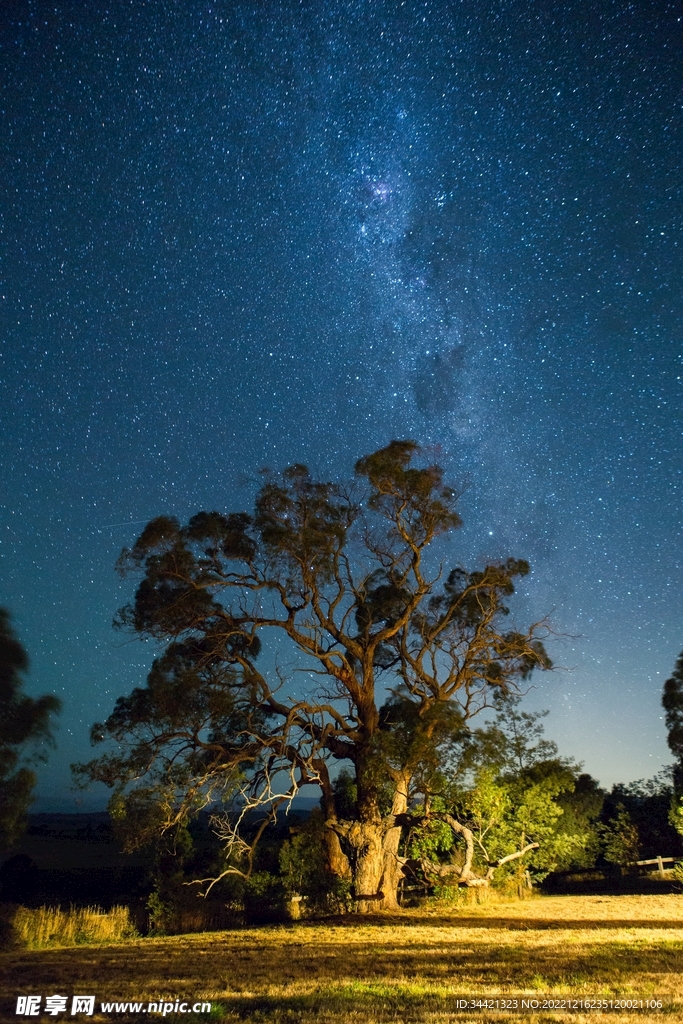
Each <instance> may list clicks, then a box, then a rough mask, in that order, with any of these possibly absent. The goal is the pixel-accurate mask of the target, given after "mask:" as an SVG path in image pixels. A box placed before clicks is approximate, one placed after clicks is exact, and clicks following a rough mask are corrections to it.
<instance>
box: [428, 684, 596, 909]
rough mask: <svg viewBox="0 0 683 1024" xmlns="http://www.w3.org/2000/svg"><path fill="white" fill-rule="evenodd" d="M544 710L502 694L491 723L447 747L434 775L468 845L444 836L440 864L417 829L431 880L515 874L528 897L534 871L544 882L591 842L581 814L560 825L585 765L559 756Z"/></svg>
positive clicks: (479, 880)
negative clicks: (544, 722)
mask: <svg viewBox="0 0 683 1024" xmlns="http://www.w3.org/2000/svg"><path fill="white" fill-rule="evenodd" d="M545 714H546V713H545V712H544V713H538V712H523V711H520V710H519V698H517V697H515V696H509V697H507V698H505V699H501V700H499V702H498V715H497V716H496V719H495V721H494V723H493V724H492V725H490V726H489V727H487V728H483V729H478V730H476V731H475V732H474V733H473V734H472V735H471V736H470V737H469V738H465V739H464V741H462V740H461V742H459V743H456V744H453V745H451V746H450V749H448V750H447V751H446V752H445V754H446V756H445V758H444V768H443V771H442V774H441V776H440V778H439V777H437V776H435V777H434V780H435V783H436V786H437V787H438V789H439V793H440V795H439V797H438V799H439V801H440V803H442V804H443V805H444V806H449V807H451V808H452V813H453V814H454V816H455V818H456V820H457V821H458V822H459V823H460V825H461V829H462V831H461V832H460V837H461V839H462V840H463V841H464V849H463V848H462V846H460V847H458V845H457V844H456V843H455V842H454V841H450V842H449V843H445V842H444V840H443V838H442V839H441V845H440V849H439V848H437V847H436V846H434V848H433V849H434V852H439V853H441V854H443V853H448V854H449V857H448V859H446V861H445V862H444V858H443V857H441V859H440V861H437V862H435V860H434V858H430V857H429V850H428V849H426V850H424V851H422V850H420V842H419V840H420V839H421V835H420V833H419V832H418V833H417V835H416V837H415V838H414V839H413V846H412V850H413V852H415V851H419V853H420V865H421V868H422V870H423V872H424V874H425V875H426V877H427V878H432V879H434V878H440V879H443V878H444V877H446V876H450V877H454V876H455V877H456V878H457V877H459V878H463V877H465V878H466V877H467V875H468V873H471V874H472V875H473V877H472V878H471V880H470V884H484V883H488V882H490V881H492V880H493V879H494V877H495V878H500V877H504V876H505V875H506V874H508V875H509V874H510V872H513V874H514V875H515V876H516V883H517V890H518V892H519V894H520V895H522V893H523V889H524V888H525V887H526V882H525V876H526V872H527V871H528V870H531V872H532V873H533V876H534V877H535V878H536V879H537V880H539V881H540V880H541V879H542V878H544V877H545V876H546V875H547V874H548V872H549V871H554V870H557V869H558V868H560V867H564V866H565V865H567V864H568V863H571V862H572V860H573V859H574V858H576V857H577V856H580V854H581V852H582V851H583V850H584V849H585V848H586V847H587V846H588V845H589V844H590V842H591V839H592V835H593V830H592V829H591V827H590V825H589V824H588V822H587V821H579V820H577V819H575V820H573V821H572V822H571V824H570V825H569V827H565V828H562V825H561V823H562V819H563V817H564V813H565V809H564V806H563V805H562V803H561V802H560V800H561V798H565V799H566V798H567V797H568V796H570V795H571V794H572V793H573V791H574V788H575V785H576V782H577V779H578V778H579V777H580V776H579V768H578V766H577V765H575V764H574V763H573V762H571V761H567V760H565V759H562V758H560V757H559V756H558V751H557V746H556V745H555V743H553V742H552V741H550V740H547V739H545V738H544V737H543V727H542V724H541V721H540V720H541V719H542V718H543V717H544V716H545ZM449 777H450V781H449ZM433 800H434V796H433V795H432V797H431V801H432V802H433ZM428 802H429V800H428ZM430 829H431V830H430ZM431 834H434V835H436V833H434V832H433V826H430V827H428V829H427V832H426V835H427V836H429V835H431ZM416 839H417V840H418V841H417V842H416Z"/></svg>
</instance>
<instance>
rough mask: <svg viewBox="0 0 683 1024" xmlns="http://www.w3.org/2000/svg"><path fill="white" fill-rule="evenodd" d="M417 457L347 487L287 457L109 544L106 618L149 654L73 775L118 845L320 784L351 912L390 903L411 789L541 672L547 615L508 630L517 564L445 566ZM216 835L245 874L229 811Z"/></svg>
mask: <svg viewBox="0 0 683 1024" xmlns="http://www.w3.org/2000/svg"><path fill="white" fill-rule="evenodd" d="M425 455H426V453H425V452H424V451H423V450H422V449H420V447H419V446H418V445H417V444H416V443H415V442H413V441H392V442H391V443H390V444H389V445H388V446H387V447H386V448H383V449H381V450H379V451H377V452H374V453H373V454H371V455H369V456H366V457H365V458H362V459H360V460H359V461H358V462H357V463H356V467H355V477H354V479H353V480H352V481H349V482H347V483H345V484H341V483H335V482H322V481H319V480H316V479H315V478H314V477H313V476H312V475H311V473H310V472H309V470H308V469H307V468H306V467H305V466H302V465H295V466H291V467H290V468H289V469H287V470H285V471H284V473H283V474H282V475H281V476H280V477H276V476H274V475H267V476H266V478H265V479H264V482H263V484H262V486H261V488H260V490H259V492H258V495H257V497H256V502H255V509H254V512H253V513H252V514H250V515H249V514H246V513H244V512H239V513H230V514H224V513H220V512H200V513H198V514H197V515H195V516H194V517H193V518H192V519H190V521H189V522H188V523H187V524H186V525H184V526H181V524H180V523H179V522H178V521H177V520H176V519H174V518H171V517H166V516H161V517H159V518H157V519H154V520H153V521H151V522H150V523H149V524H148V525H147V527H146V528H145V529H144V530H143V532H142V534H141V535H140V537H139V538H138V540H137V541H136V543H135V544H134V546H133V547H132V548H131V549H127V550H124V551H123V552H122V555H121V558H120V560H119V568H120V571H121V572H122V573H123V574H124V575H126V574H129V573H133V574H137V575H138V577H139V582H138V586H137V590H136V593H135V598H134V601H133V602H132V603H131V604H130V605H127V606H126V607H124V608H123V609H121V611H120V612H119V614H118V616H117V620H116V622H117V625H118V626H119V627H120V628H123V629H127V630H130V631H132V632H133V633H137V634H138V635H140V636H141V637H143V638H147V639H149V638H151V639H154V640H156V641H157V642H158V643H159V645H160V646H161V651H160V654H159V656H158V657H157V659H156V660H155V662H154V664H153V666H152V668H151V671H150V673H149V677H148V679H147V684H146V686H144V687H140V688H138V689H135V690H133V692H132V693H131V694H129V695H128V696H123V697H120V698H119V699H118V701H117V702H116V706H115V708H114V711H113V713H112V714H111V716H110V717H109V718H108V719H107V721H106V722H104V723H103V724H97V725H95V726H94V727H93V731H92V738H93V740H94V741H95V742H101V741H103V740H107V739H109V740H113V741H114V742H115V747H114V749H113V750H111V752H109V753H105V754H104V755H102V756H101V757H99V758H96V759H94V760H92V761H91V762H89V763H88V764H86V765H81V766H78V767H77V771H78V772H79V774H80V776H81V778H82V779H84V780H99V781H102V782H105V783H106V784H107V785H109V786H111V787H113V789H114V796H113V799H112V809H113V811H114V813H115V814H117V815H118V816H119V818H120V819H121V820H123V821H124V822H127V823H128V824H129V826H131V827H130V829H129V845H135V844H139V843H142V842H144V841H146V840H147V839H149V838H150V836H151V834H153V833H154V832H155V831H159V830H172V829H173V828H175V827H177V826H179V825H180V824H182V823H183V822H184V821H185V820H186V819H187V817H188V815H191V814H192V813H193V812H196V811H197V810H198V809H199V808H200V807H205V806H213V807H215V806H216V805H217V804H220V803H222V804H223V805H225V806H226V807H228V808H229V807H230V806H233V807H234V806H238V807H240V808H241V810H242V813H243V814H244V813H246V812H248V811H249V809H252V808H255V807H262V808H263V807H267V808H269V809H270V810H271V811H274V809H275V808H277V806H279V805H281V804H282V802H283V801H285V800H287V799H290V798H291V797H292V796H293V795H295V794H296V793H297V792H298V790H299V789H300V787H301V786H303V785H310V784H315V785H316V786H318V787H319V789H320V792H321V802H322V807H323V813H324V819H325V842H326V849H327V858H328V867H329V870H330V871H331V872H332V873H333V874H335V875H337V876H339V877H346V878H349V879H351V880H352V883H353V890H354V894H355V898H356V900H357V901H358V905H359V907H367V908H369V907H370V906H373V907H377V906H379V905H382V906H384V907H392V906H395V905H396V887H397V883H398V879H399V878H400V876H401V873H402V869H403V864H404V862H405V857H404V856H403V854H402V852H401V843H402V841H403V839H404V837H405V835H406V832H407V830H409V829H410V827H411V820H410V815H411V805H412V802H413V798H414V796H415V794H416V793H417V792H424V789H425V787H426V786H428V777H429V774H430V772H434V771H436V770H437V769H438V763H439V757H440V754H439V751H440V749H441V747H442V745H443V744H444V743H446V742H447V741H448V740H449V739H452V738H453V737H454V736H456V735H460V734H462V733H463V730H466V729H467V723H468V722H469V720H470V719H471V718H472V717H473V716H474V715H475V714H477V713H478V712H479V711H481V710H482V709H483V708H485V707H489V706H492V704H493V703H494V702H495V701H496V700H497V699H499V698H501V697H504V696H505V695H507V694H511V693H515V692H518V691H519V688H520V685H521V684H522V681H523V680H525V679H527V678H528V676H529V675H530V673H531V672H532V671H533V670H534V669H536V668H541V669H547V668H549V667H550V660H549V658H548V655H547V653H546V651H545V649H544V646H543V642H542V640H543V637H544V635H545V632H546V627H545V626H544V624H543V623H542V622H539V623H535V624H532V625H531V626H529V627H527V628H524V629H519V628H517V627H515V626H511V625H508V605H507V601H508V599H509V598H510V597H511V596H512V594H513V592H514V584H515V581H516V580H517V579H519V578H521V577H524V576H525V575H526V574H527V573H528V571H529V567H528V565H527V563H526V562H524V561H522V560H517V559H514V558H509V559H507V560H505V561H501V562H495V563H491V564H488V565H486V566H484V567H483V568H479V569H474V570H468V569H465V568H463V567H462V566H461V565H459V564H455V565H453V564H451V566H450V567H447V566H446V562H445V559H446V557H447V556H448V554H449V551H448V546H447V545H446V543H445V541H446V540H447V539H448V538H449V537H450V535H451V534H452V533H453V532H454V531H456V530H457V529H458V527H459V526H460V517H459V515H458V513H457V511H456V503H457V497H458V496H457V494H456V492H455V491H454V490H453V489H452V488H451V487H449V486H447V485H446V484H445V483H444V480H443V472H442V469H441V468H440V467H439V466H438V465H435V464H431V463H429V462H428V460H427V459H426V458H425ZM276 655H277V656H276ZM339 767H342V768H346V770H347V772H348V773H349V774H350V777H351V778H352V779H353V784H354V798H353V800H351V801H349V800H347V801H343V800H341V799H340V795H339V793H338V792H336V791H335V777H336V775H337V771H338V768H339ZM236 797H238V798H237V799H236ZM231 802H232V803H231ZM456 825H457V823H456ZM219 829H220V830H222V835H223V837H224V839H225V841H226V858H227V860H226V869H225V870H226V871H229V872H234V871H241V872H248V871H249V870H250V868H249V864H250V857H249V851H248V849H246V847H245V844H244V841H243V840H242V839H241V838H240V835H239V832H238V829H237V827H236V825H235V822H234V818H231V817H230V816H229V815H227V816H225V817H224V818H223V819H221V823H220V825H219ZM456 831H457V827H456ZM471 880H472V879H467V878H465V877H464V878H463V881H466V882H468V883H469V881H471Z"/></svg>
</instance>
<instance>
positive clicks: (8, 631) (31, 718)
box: [0, 608, 61, 849]
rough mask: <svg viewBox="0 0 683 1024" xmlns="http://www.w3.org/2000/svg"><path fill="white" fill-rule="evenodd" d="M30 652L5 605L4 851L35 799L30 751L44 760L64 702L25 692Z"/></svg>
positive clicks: (0, 615) (0, 757)
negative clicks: (53, 724)
mask: <svg viewBox="0 0 683 1024" xmlns="http://www.w3.org/2000/svg"><path fill="white" fill-rule="evenodd" d="M28 666H29V661H28V655H27V654H26V651H25V649H24V647H23V646H22V644H21V642H20V640H19V639H18V637H17V636H16V634H15V632H14V630H13V629H12V626H11V623H10V615H9V612H8V611H7V609H5V608H0V849H6V848H7V847H9V846H12V845H13V843H14V842H15V841H16V840H17V839H18V837H19V836H20V835H21V833H22V831H23V829H24V825H25V815H26V811H27V809H28V807H29V805H30V803H31V794H32V792H33V787H34V786H35V782H36V776H35V773H34V772H33V771H32V770H31V769H30V768H29V767H28V764H27V762H30V760H31V757H30V754H31V752H33V757H34V758H36V757H38V758H40V756H41V750H40V747H38V748H36V745H37V744H40V743H41V741H42V743H44V742H45V741H49V740H50V738H51V721H50V719H51V716H52V715H53V714H55V713H56V712H57V711H59V709H60V707H61V702H60V701H59V699H58V698H57V697H54V696H52V695H51V694H45V695H44V696H43V697H29V696H28V695H27V694H25V693H24V692H23V685H24V676H25V674H26V672H27V671H28Z"/></svg>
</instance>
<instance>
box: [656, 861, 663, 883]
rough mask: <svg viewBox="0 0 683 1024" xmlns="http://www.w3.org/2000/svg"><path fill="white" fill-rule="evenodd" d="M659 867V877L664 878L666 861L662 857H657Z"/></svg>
mask: <svg viewBox="0 0 683 1024" xmlns="http://www.w3.org/2000/svg"><path fill="white" fill-rule="evenodd" d="M657 867H658V868H659V877H660V878H664V861H663V860H662V858H661V857H657Z"/></svg>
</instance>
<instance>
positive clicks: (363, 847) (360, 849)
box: [345, 821, 384, 914]
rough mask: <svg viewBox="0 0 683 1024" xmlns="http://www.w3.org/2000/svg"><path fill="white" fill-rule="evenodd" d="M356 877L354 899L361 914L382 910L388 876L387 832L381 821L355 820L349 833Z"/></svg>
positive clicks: (351, 858) (352, 864) (351, 856)
mask: <svg viewBox="0 0 683 1024" xmlns="http://www.w3.org/2000/svg"><path fill="white" fill-rule="evenodd" d="M345 838H346V841H347V843H348V846H349V860H350V861H351V871H352V875H353V889H354V898H355V900H356V904H357V905H356V910H357V912H358V913H359V914H370V913H372V912H373V911H375V910H379V908H380V906H381V903H382V901H383V899H384V894H383V893H382V890H381V888H380V886H381V884H382V879H383V875H384V843H383V840H384V829H383V827H382V823H381V821H377V822H375V821H354V822H351V823H350V827H349V829H348V831H347V832H346V837H345Z"/></svg>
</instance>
